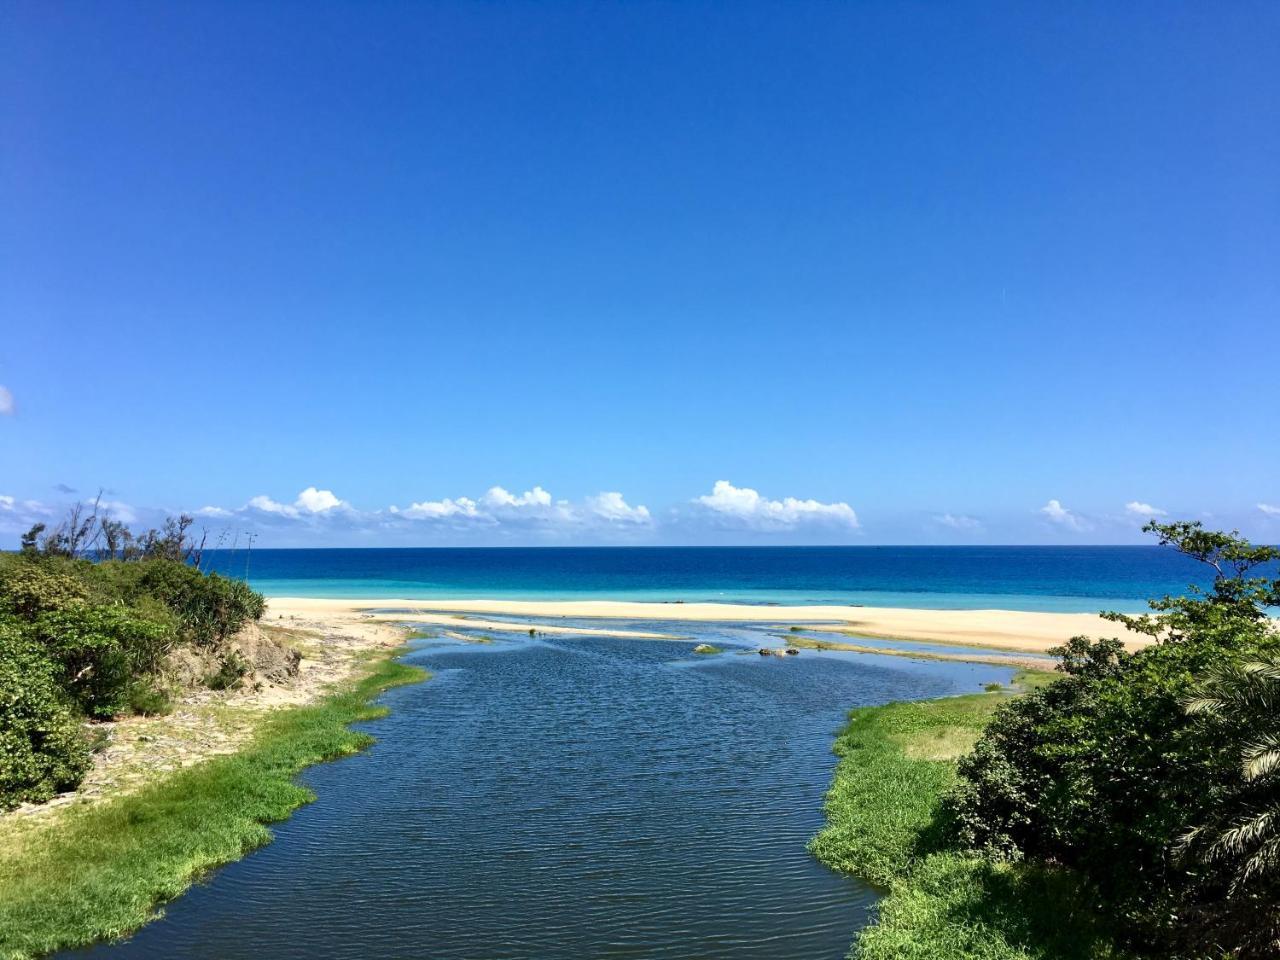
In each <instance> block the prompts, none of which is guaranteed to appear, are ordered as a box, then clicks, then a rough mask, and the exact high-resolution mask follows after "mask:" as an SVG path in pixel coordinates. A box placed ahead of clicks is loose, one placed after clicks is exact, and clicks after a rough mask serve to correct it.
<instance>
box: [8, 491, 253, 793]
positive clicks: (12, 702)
mask: <svg viewBox="0 0 1280 960" xmlns="http://www.w3.org/2000/svg"><path fill="white" fill-rule="evenodd" d="M190 523H191V520H190V518H187V517H183V518H179V519H178V520H172V521H169V522H167V523H166V524H165V525H164V527H163V528H161V529H160V530H152V531H150V532H149V533H145V534H143V535H142V536H140V537H134V536H133V535H132V534H131V533H130V532H129V531H128V530H127V528H125V527H123V525H121V524H119V523H117V522H115V521H112V520H110V519H109V518H106V517H102V516H100V515H99V514H98V511H97V509H96V507H95V508H94V510H93V511H92V513H90V514H88V515H85V514H84V512H83V511H82V509H81V508H79V507H77V508H74V509H73V510H72V511H71V513H70V514H69V515H68V517H67V518H66V519H65V520H64V521H63V522H62V523H60V524H58V525H57V526H56V527H54V528H53V529H52V530H48V529H47V528H45V527H44V526H43V525H37V526H36V527H33V528H32V529H31V530H30V531H29V532H28V533H27V535H26V536H24V537H23V541H22V542H23V549H22V550H21V552H19V553H11V554H4V555H0V810H4V809H7V808H9V807H11V806H14V805H16V804H18V803H21V802H24V801H28V800H41V799H47V798H48V797H49V796H51V795H52V794H53V793H55V792H57V791H59V790H65V789H69V788H71V787H74V786H75V785H76V784H77V783H78V782H79V780H80V778H81V777H82V776H83V774H84V771H85V769H87V763H88V761H87V755H88V754H87V748H86V747H85V744H84V737H83V736H82V735H81V726H82V721H83V717H85V716H87V717H89V718H92V719H103V718H109V717H114V716H117V715H119V714H121V713H125V712H130V711H132V712H140V713H158V712H164V711H166V710H167V709H168V697H167V695H166V694H165V692H164V691H163V690H162V689H161V687H160V685H159V684H158V683H157V678H156V675H157V672H158V671H159V669H160V667H161V664H162V661H163V660H164V657H165V655H166V654H167V653H168V652H169V651H170V650H171V649H173V648H174V647H175V646H178V645H181V644H194V645H197V646H201V647H206V648H214V649H215V650H216V648H217V647H218V646H219V645H220V644H222V643H223V642H224V641H226V640H228V639H229V638H230V637H231V636H232V635H233V634H235V633H236V631H238V630H239V629H240V628H241V627H242V626H243V625H244V624H245V623H246V622H248V621H250V620H255V619H257V618H258V617H259V616H261V614H262V611H263V607H264V600H263V598H262V596H261V595H260V594H257V593H255V592H254V591H253V590H251V589H250V588H249V587H248V585H247V584H244V583H241V582H240V581H238V580H229V579H227V578H225V577H220V576H217V575H216V574H205V573H202V572H201V571H200V570H199V569H198V568H197V566H195V563H197V562H198V559H199V555H198V546H197V545H195V544H193V543H192V542H191V541H190V540H189V539H188V536H187V531H188V528H189V526H190ZM245 669H247V668H246V667H245V666H244V665H243V663H242V662H240V661H234V662H232V672H233V673H235V671H236V670H238V671H239V672H238V673H235V677H234V681H229V682H228V683H227V684H225V685H234V682H238V681H239V677H240V676H241V675H243V673H244V672H245ZM219 679H221V678H219Z"/></svg>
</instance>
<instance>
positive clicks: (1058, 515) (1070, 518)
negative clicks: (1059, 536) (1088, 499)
mask: <svg viewBox="0 0 1280 960" xmlns="http://www.w3.org/2000/svg"><path fill="white" fill-rule="evenodd" d="M1039 512H1040V513H1041V514H1042V515H1043V516H1045V517H1046V518H1048V519H1049V521H1050V522H1052V523H1056V524H1057V525H1058V526H1060V527H1065V528H1067V529H1068V530H1083V529H1084V521H1083V520H1082V519H1081V518H1080V517H1079V516H1077V515H1076V514H1074V513H1072V512H1071V511H1070V510H1068V509H1067V508H1066V507H1064V506H1063V505H1062V502H1061V501H1059V500H1050V501H1049V502H1048V503H1046V504H1045V505H1044V506H1043V507H1041V508H1040V511H1039Z"/></svg>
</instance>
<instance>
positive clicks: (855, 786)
mask: <svg viewBox="0 0 1280 960" xmlns="http://www.w3.org/2000/svg"><path fill="white" fill-rule="evenodd" d="M1019 680H1020V683H1021V684H1023V685H1026V686H1040V685H1043V684H1044V683H1047V682H1052V678H1051V677H1047V676H1044V675H1038V676H1037V675H1036V674H1034V673H1028V674H1023V675H1020V677H1019ZM1005 699H1007V695H1006V694H1003V693H985V694H976V695H973V696H965V697H949V698H945V699H940V700H925V701H917V702H910V703H891V704H887V705H886V706H883V707H867V708H861V709H857V710H854V711H853V712H852V713H851V714H850V716H849V723H848V725H847V726H846V727H845V728H844V730H843V731H841V733H840V735H839V737H838V738H837V740H836V745H835V752H836V754H837V755H838V756H839V757H840V760H839V763H838V764H837V767H836V773H835V779H834V782H833V783H832V786H831V790H830V792H829V793H828V794H827V800H826V813H827V825H826V827H825V828H824V829H823V830H822V831H821V832H820V833H819V834H818V835H817V836H816V837H815V838H814V839H813V841H812V843H811V845H810V846H811V849H812V850H813V852H814V853H815V854H816V855H817V856H818V858H819V859H821V860H822V861H823V862H824V863H826V864H828V865H829V866H831V867H833V868H835V869H837V870H841V871H844V872H847V873H851V874H853V875H855V876H857V877H859V878H861V879H862V880H864V881H865V882H867V883H869V884H871V885H872V886H874V887H876V888H878V889H880V890H881V891H883V892H884V898H883V899H882V900H881V902H880V906H879V912H878V915H877V919H876V922H875V923H874V924H873V925H871V926H870V927H868V928H866V929H865V930H863V931H862V932H861V933H860V934H859V936H858V939H857V940H856V941H855V943H854V946H853V952H852V954H851V956H853V957H857V958H859V960H1033V958H1034V960H1102V958H1119V957H1122V956H1124V954H1122V953H1121V952H1119V951H1118V950H1116V949H1115V948H1114V947H1113V946H1112V943H1111V939H1110V938H1109V936H1108V935H1107V932H1106V931H1105V930H1104V929H1103V928H1102V927H1101V926H1099V924H1098V923H1097V921H1096V919H1095V918H1094V916H1093V915H1092V913H1091V911H1090V910H1089V908H1088V906H1087V898H1086V897H1085V894H1084V891H1083V890H1082V888H1081V886H1080V884H1079V882H1078V880H1077V879H1076V878H1075V877H1074V876H1073V875H1071V874H1069V873H1067V872H1065V871H1060V870H1049V869H1044V868H1038V867H1030V866H1025V865H1010V864H994V863H990V862H988V861H986V860H984V859H982V858H980V857H977V856H974V855H972V854H970V853H967V852H963V851H959V850H954V849H949V847H948V843H947V841H946V839H945V834H944V831H943V829H942V826H941V824H940V818H939V808H940V803H941V799H942V796H943V794H944V793H945V792H946V791H947V789H948V788H949V787H950V785H951V783H952V782H953V781H954V779H955V760H956V759H957V758H958V757H959V756H961V755H963V754H964V753H966V752H967V751H968V750H969V749H970V748H971V747H972V745H973V743H974V741H975V740H976V739H977V738H978V736H979V735H980V734H981V732H982V729H983V727H984V726H985V725H986V723H987V721H988V720H989V719H990V717H991V714H992V712H993V711H994V710H995V708H996V707H997V706H998V705H999V704H1000V703H1001V702H1002V701H1003V700H1005Z"/></svg>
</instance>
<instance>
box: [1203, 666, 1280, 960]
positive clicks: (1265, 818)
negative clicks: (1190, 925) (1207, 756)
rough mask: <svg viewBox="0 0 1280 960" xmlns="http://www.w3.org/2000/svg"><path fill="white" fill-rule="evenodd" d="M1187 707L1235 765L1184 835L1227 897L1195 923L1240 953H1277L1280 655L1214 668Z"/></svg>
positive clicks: (1205, 909)
mask: <svg viewBox="0 0 1280 960" xmlns="http://www.w3.org/2000/svg"><path fill="white" fill-rule="evenodd" d="M1186 708H1187V712H1188V713H1190V714H1192V715H1194V716H1196V717H1198V718H1200V719H1201V721H1202V723H1203V724H1204V726H1205V727H1206V728H1207V731H1208V732H1209V733H1210V734H1211V735H1213V736H1215V737H1216V738H1218V739H1219V740H1220V741H1221V742H1222V743H1224V744H1225V745H1227V747H1228V749H1229V751H1230V753H1231V756H1232V758H1233V759H1234V760H1235V761H1236V763H1237V767H1236V771H1237V776H1236V777H1234V778H1231V779H1229V780H1228V782H1227V789H1226V791H1225V792H1224V796H1223V797H1222V799H1221V802H1220V803H1218V804H1217V805H1215V807H1214V808H1213V809H1212V810H1211V811H1210V812H1209V815H1208V816H1207V817H1206V818H1205V820H1204V821H1203V822H1201V823H1198V824H1197V825H1196V826H1194V827H1193V828H1192V829H1190V830H1188V831H1187V833H1186V834H1185V835H1184V836H1183V837H1182V840H1181V847H1182V850H1183V852H1184V853H1185V854H1186V855H1187V856H1188V857H1189V858H1190V859H1192V860H1193V861H1194V862H1197V863H1200V864H1205V865H1207V866H1210V867H1213V868H1217V869H1219V870H1221V871H1222V872H1223V873H1224V874H1225V879H1226V882H1227V897H1226V899H1225V900H1224V901H1221V902H1219V903H1210V904H1205V905H1202V906H1201V907H1200V909H1199V910H1198V911H1197V922H1198V926H1200V927H1201V928H1203V929H1204V930H1205V931H1206V933H1208V934H1210V935H1211V939H1213V940H1214V941H1215V942H1219V943H1237V944H1242V945H1243V950H1242V951H1241V952H1242V954H1243V955H1246V956H1277V955H1280V913H1278V912H1277V910H1276V904H1277V903H1280V657H1278V656H1275V655H1272V656H1268V657H1266V658H1264V659H1260V660H1252V661H1248V662H1243V663H1228V664H1223V665H1221V666H1219V667H1217V668H1215V669H1214V670H1212V671H1211V672H1210V673H1209V675H1208V677H1207V678H1206V679H1205V681H1204V682H1203V684H1201V686H1200V687H1199V688H1198V689H1197V690H1196V692H1195V695H1194V697H1193V698H1192V699H1191V700H1189V701H1188V702H1187V704H1186Z"/></svg>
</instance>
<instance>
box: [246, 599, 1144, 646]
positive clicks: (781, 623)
mask: <svg viewBox="0 0 1280 960" xmlns="http://www.w3.org/2000/svg"><path fill="white" fill-rule="evenodd" d="M267 604H268V609H267V614H266V615H265V616H266V618H267V619H268V620H269V619H271V618H278V619H292V618H298V619H304V618H314V617H332V618H337V619H338V620H340V621H342V620H354V621H359V620H365V621H368V620H375V621H383V620H385V621H398V622H402V621H404V620H405V619H406V618H421V619H422V620H423V622H426V623H433V624H439V623H446V622H454V623H456V622H457V621H458V618H459V617H460V616H466V617H475V616H479V615H489V616H501V617H507V618H516V620H517V622H515V623H512V622H511V621H509V620H508V621H482V622H480V623H474V622H470V621H469V625H471V626H481V627H483V628H486V629H499V630H501V629H505V630H527V629H529V628H530V627H534V628H537V629H552V628H550V627H549V626H548V624H547V621H549V620H556V619H566V620H605V621H634V622H643V623H661V622H670V623H672V624H679V623H681V622H687V623H749V624H753V625H760V626H769V625H775V626H778V627H780V628H783V629H786V628H789V627H791V626H796V625H803V626H805V628H806V629H808V630H821V631H824V632H835V633H842V634H848V635H851V636H861V637H869V638H874V639H881V640H903V641H909V642H926V643H943V644H947V643H949V644H961V645H964V646H971V647H987V648H990V649H993V650H1016V651H1019V652H1025V653H1045V652H1047V651H1049V650H1051V649H1052V648H1054V647H1057V646H1060V645H1061V644H1063V643H1065V642H1067V641H1068V640H1070V639H1071V638H1072V637H1075V636H1089V637H1118V638H1119V639H1121V640H1123V641H1124V643H1125V645H1126V646H1127V647H1129V648H1130V649H1133V650H1136V649H1139V648H1141V647H1143V646H1146V645H1147V644H1149V643H1151V642H1152V641H1151V638H1150V637H1146V636H1144V635H1141V634H1136V633H1133V632H1131V631H1129V630H1126V629H1125V628H1124V627H1123V625H1121V624H1118V623H1113V622H1111V621H1109V620H1104V619H1103V618H1102V617H1100V616H1098V615H1097V614H1091V613H1048V612H1030V611H1020V610H927V609H909V608H903V607H848V606H834V605H810V606H759V605H754V604H734V603H703V602H699V603H676V602H672V603H662V602H645V601H624V600H409V599H378V600H369V599H359V598H355V599H350V598H348V599H344V598H338V597H329V598H315V597H283V596H276V597H268V599H267ZM521 618H522V619H521ZM554 629H555V631H556V632H574V633H592V634H596V635H600V634H605V635H619V634H621V635H624V636H625V635H628V634H630V635H635V634H636V633H637V632H639V631H626V630H624V629H623V628H621V627H620V626H619V627H618V628H614V627H602V628H601V629H599V630H588V629H583V628H581V627H576V626H574V627H570V626H567V625H566V626H564V627H556V628H554ZM647 632H648V633H649V634H650V635H651V636H654V633H653V632H652V631H647ZM660 636H661V634H658V635H657V636H655V638H657V637H660Z"/></svg>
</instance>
